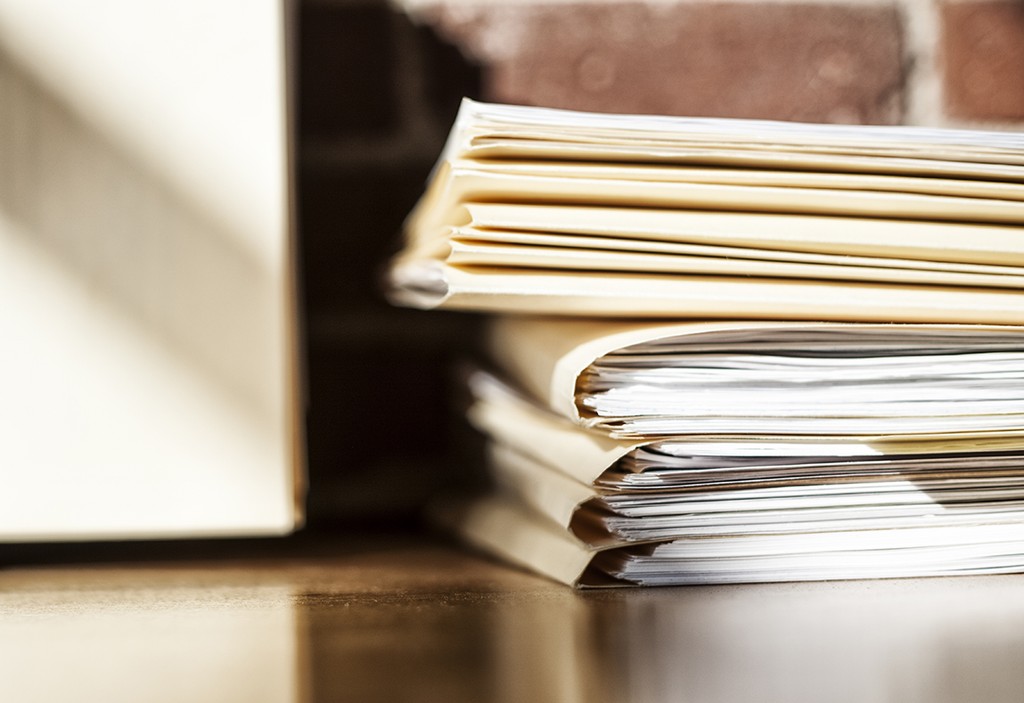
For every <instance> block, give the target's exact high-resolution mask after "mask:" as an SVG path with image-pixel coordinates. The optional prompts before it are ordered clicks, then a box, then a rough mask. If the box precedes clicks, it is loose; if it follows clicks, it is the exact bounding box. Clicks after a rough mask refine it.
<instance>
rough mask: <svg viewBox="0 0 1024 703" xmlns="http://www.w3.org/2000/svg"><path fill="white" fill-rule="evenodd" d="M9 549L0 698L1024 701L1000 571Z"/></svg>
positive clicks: (373, 548) (459, 553)
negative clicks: (699, 571)
mask: <svg viewBox="0 0 1024 703" xmlns="http://www.w3.org/2000/svg"><path fill="white" fill-rule="evenodd" d="M26 554H28V555H29V558H26ZM3 555H4V552H3V551H0V558H2V557H3ZM5 562H6V564H7V565H6V566H4V567H2V568H0V701H4V702H5V703H8V702H10V703H14V702H16V701H17V702H21V701H104V703H107V702H110V701H191V702H204V701H216V702H218V703H220V702H225V701H239V702H241V701H245V702H247V703H249V702H254V701H295V702H297V703H300V702H301V703H304V702H307V701H367V702H372V701H388V702H389V703H395V702H401V701H427V702H429V701H439V702H441V701H444V702H448V701H452V702H459V701H509V702H512V701H517V702H518V701H529V702H544V701H588V702H590V701H701V702H703V701H758V702H762V701H786V702H792V701H830V702H834V701H899V702H901V703H905V702H911V701H922V702H925V701H927V702H929V703H935V702H941V701H972V702H973V701H977V702H984V703H993V702H995V701H1014V702H1016V703H1019V702H1020V701H1022V700H1024V577H1017V576H1000V577H963V578H936V579H916V580H894V581H856V582H835V583H809V584H768V585H759V586H727V587H701V588H672V589H651V590H609V591H593V592H582V593H581V592H574V591H572V590H569V589H567V588H565V587H563V586H560V585H557V584H554V583H551V582H548V581H546V580H544V579H541V578H538V577H535V576H532V575H530V574H527V573H523V572H520V571H517V570H515V569H511V568H508V567H505V566H503V565H500V564H497V563H494V562H491V561H489V560H487V559H484V558H481V557H478V556H475V555H473V554H471V553H468V552H466V551H463V550H461V549H459V548H457V547H454V546H451V545H449V544H447V543H445V542H443V541H441V540H438V539H434V538H431V537H421V536H416V535H410V534H398V535H395V534H390V535H378V536H363V537H360V538H358V539H355V538H348V539H342V538H338V537H334V538H328V539H323V538H317V539H315V540H302V539H300V540H298V541H296V540H291V541H287V540H286V541H284V542H281V543H272V542H252V543H245V542H242V543H231V544H220V545H219V546H209V545H177V546H176V547H171V548H165V547H148V546H144V545H134V546H125V547H121V548H118V547H116V546H107V547H102V548H98V549H97V548H93V549H92V551H90V550H89V549H87V548H83V550H82V551H75V550H74V549H73V548H67V547H62V548H60V549H58V550H57V551H56V553H54V552H47V553H46V554H45V555H44V556H43V557H40V556H39V555H38V554H36V553H34V552H32V551H31V550H29V551H25V550H21V551H18V550H15V551H14V552H13V553H9V554H7V556H6V558H5Z"/></svg>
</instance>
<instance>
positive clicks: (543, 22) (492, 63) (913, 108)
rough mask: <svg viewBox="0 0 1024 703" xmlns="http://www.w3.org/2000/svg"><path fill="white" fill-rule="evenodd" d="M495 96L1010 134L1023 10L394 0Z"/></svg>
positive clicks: (1023, 58)
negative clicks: (465, 59) (475, 70)
mask: <svg viewBox="0 0 1024 703" xmlns="http://www.w3.org/2000/svg"><path fill="white" fill-rule="evenodd" d="M404 1H405V2H406V7H407V11H408V12H410V13H411V14H412V15H413V16H414V17H416V18H417V20H418V21H419V22H422V23H423V24H424V25H426V26H429V27H432V28H434V29H436V31H437V32H438V33H439V34H441V35H442V36H444V37H446V38H448V39H449V40H451V41H453V42H454V43H455V44H456V45H458V46H459V47H460V48H461V49H462V50H463V51H464V52H465V54H466V55H467V56H469V57H472V58H473V59H475V60H476V61H478V62H479V63H480V64H481V65H482V67H483V69H482V70H483V94H484V96H485V97H486V98H488V99H492V100H496V101H500V102H519V103H530V104H540V105H549V106H557V107H568V108H579V109H587V110H601V111H616V112H654V113H668V114H686V115H709V116H730V117H757V118H772V119H795V120H807V121H824V122H855V123H882V124H898V123H908V124H929V125H978V124H985V125H993V126H999V127H1013V126H1019V125H1022V124H1024V0H891V1H885V0H851V1H848V2H844V1H843V0H824V1H819V2H808V1H807V0H799V1H795V2H787V1H786V0H768V1H764V2H756V1H752V0H748V1H743V2H732V1H717V0H652V1H651V2H631V1H621V2H620V1H617V0H591V1H590V2H580V0H561V1H559V0H556V1H554V2H536V1H535V0H404Z"/></svg>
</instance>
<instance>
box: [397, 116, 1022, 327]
mask: <svg viewBox="0 0 1024 703" xmlns="http://www.w3.org/2000/svg"><path fill="white" fill-rule="evenodd" d="M1022 224H1024V135H1022V134H1013V133H999V132H995V133H990V132H969V131H954V130H935V129H923V128H909V127H863V126H861V127H843V126H835V125H824V126H823V125H801V124H788V123H772V122H748V121H731V120H687V119H680V118H649V117H647V118H642V117H636V116H618V115H593V114H583V113H571V112H565V111H557V110H543V109H537V108H524V107H512V106H494V105H481V104H477V103H471V102H467V103H466V104H465V105H464V107H463V110H462V112H461V114H460V116H459V118H458V120H457V122H456V124H455V127H454V130H453V132H452V135H451V138H450V140H449V143H448V145H447V147H446V149H445V152H444V154H443V155H442V158H441V161H440V163H439V164H438V167H437V169H436V171H435V173H434V178H433V181H432V183H431V185H430V187H429V189H428V192H427V193H426V194H425V196H424V198H423V199H422V201H421V203H420V204H419V206H418V207H417V209H416V211H415V212H414V213H413V214H412V216H411V217H410V219H409V222H408V226H407V233H406V234H407V237H406V246H405V249H404V251H403V252H402V253H401V255H400V256H399V257H398V259H397V260H396V262H395V264H394V266H393V267H392V269H391V272H390V276H389V283H390V289H391V293H392V297H393V299H394V300H395V301H397V302H399V303H402V304H406V305H413V306H416V307H423V308H433V307H449V308H462V309H473V310H488V311H493V312H501V313H510V314H520V313H523V312H525V311H535V312H543V313H554V314H563V315H601V316H608V315H612V316H629V317H635V316H643V317H651V316H658V317H669V318H676V317H679V316H680V315H685V316H688V317H697V316H703V317H732V318H735V317H748V318H758V319H778V318H779V317H780V316H783V317H785V318H787V319H812V320H818V319H836V320H854V321H863V320H868V321H884V322H891V321H904V322H948V321H951V320H952V321H956V322H976V323H994V324H1017V323H1020V322H1022V321H1024V305H1022V303H1021V296H1020V294H1021V290H1022V289H1024V236H1021V229H1020V228H1021V225H1022Z"/></svg>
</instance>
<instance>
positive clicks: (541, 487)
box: [435, 372, 1024, 586]
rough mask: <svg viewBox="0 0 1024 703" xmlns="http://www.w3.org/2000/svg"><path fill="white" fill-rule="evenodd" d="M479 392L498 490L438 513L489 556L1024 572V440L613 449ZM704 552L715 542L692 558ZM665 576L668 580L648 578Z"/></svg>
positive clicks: (721, 577) (686, 569) (623, 568)
mask: <svg viewBox="0 0 1024 703" xmlns="http://www.w3.org/2000/svg"><path fill="white" fill-rule="evenodd" d="M469 385H470V388H471V391H472V397H473V398H474V402H473V403H472V405H471V407H470V409H469V412H468V417H469V420H470V422H471V423H472V424H473V425H474V426H475V427H476V428H477V429H478V430H480V431H481V432H483V433H484V434H485V435H486V436H487V437H488V438H489V445H488V448H489V451H488V458H487V465H488V469H489V472H490V475H491V477H492V479H493V482H494V486H495V490H494V492H493V493H491V494H490V495H488V496H485V497H482V498H478V499H475V500H472V501H468V502H462V503H449V504H445V505H442V506H438V507H437V509H436V511H435V512H436V514H437V517H438V519H439V520H441V521H442V522H445V523H447V524H448V525H449V527H451V528H452V529H453V530H455V531H456V532H458V533H459V534H461V535H462V536H463V537H464V538H465V539H467V540H468V541H469V542H471V543H473V544H475V545H477V546H478V547H480V548H481V549H484V550H486V551H488V552H491V553H493V554H497V555H499V556H501V557H503V558H506V559H509V560H511V561H513V562H515V563H518V564H520V565H522V566H525V567H527V568H530V569H532V570H535V571H538V572H540V573H543V574H545V575H547V576H549V577H551V578H554V579H556V580H560V581H562V582H565V583H569V584H572V585H575V586H596V585H628V584H630V583H650V584H652V585H655V584H661V585H666V584H684V583H718V582H744V581H766V580H799V579H805V578H815V579H818V578H854V577H869V576H910V575H931V574H937V573H959V572H970V571H971V570H973V569H975V568H978V569H981V570H982V572H989V571H1003V570H1005V571H1013V570H1018V569H1019V568H1021V566H1024V563H1021V562H1020V560H1019V556H1015V555H1016V554H1017V553H1018V552H1019V549H1020V545H1021V542H1020V534H1018V533H1019V532H1020V529H1019V526H1020V524H1021V523H1022V521H1024V473H1022V472H1021V470H1020V456H1021V451H1022V448H1024V433H1017V434H1016V435H1007V436H1003V437H985V436H979V437H958V438H951V437H940V438H925V439H918V440H916V441H906V440H902V439H895V440H892V439H882V440H871V441H864V440H861V439H857V438H849V437H832V438H828V439H821V438H789V439H788V440H787V441H784V442H775V443H772V442H768V441H764V440H758V439H755V440H754V441H752V442H744V441H738V440H724V441H722V440H720V441H701V440H684V441H671V442H669V441H659V440H631V441H630V440H614V439H610V438H608V437H606V436H604V435H602V434H600V433H596V432H592V431H588V430H585V429H583V428H581V427H579V426H578V425H575V424H574V423H572V422H570V421H569V420H568V419H566V418H564V417H558V416H557V415H555V414H554V413H551V412H550V411H547V410H545V409H543V408H541V407H540V406H538V405H535V404H534V403H532V402H531V401H530V400H529V399H527V398H526V397H524V396H522V395H520V394H518V393H516V392H515V391H514V390H512V389H511V388H509V387H508V386H507V385H505V384H503V383H501V382H500V381H498V380H497V379H495V378H494V377H493V376H491V375H490V374H486V373H484V372H475V373H473V374H471V375H470V377H469ZM924 528H926V529H924ZM879 540H881V541H879ZM692 545H703V546H702V547H701V549H699V550H698V551H697V552H696V553H692V554H691V553H690V552H688V551H687V550H688V549H689V548H690V547H691V546H692ZM899 545H902V546H899ZM950 545H958V546H957V547H955V548H953V547H951V546H950ZM897 547H899V548H898V549H897ZM890 548H892V549H895V550H896V551H889V549H890ZM659 550H660V553H659ZM673 550H675V551H676V552H678V553H677V554H675V555H673ZM897 553H898V556H897V558H895V559H894V558H893V556H894V555H897ZM843 559H846V560H847V561H846V562H843ZM637 565H639V566H637ZM652 567H657V568H658V569H660V572H657V573H655V575H653V576H652V575H651V574H646V573H644V569H645V568H652ZM635 568H639V571H635V570H634V569H635Z"/></svg>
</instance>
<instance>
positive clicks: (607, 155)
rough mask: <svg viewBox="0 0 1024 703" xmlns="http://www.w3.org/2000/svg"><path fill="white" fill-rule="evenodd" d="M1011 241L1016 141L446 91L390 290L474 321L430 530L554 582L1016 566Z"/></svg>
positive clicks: (1020, 206) (1019, 554)
mask: <svg viewBox="0 0 1024 703" xmlns="http://www.w3.org/2000/svg"><path fill="white" fill-rule="evenodd" d="M1022 223H1024V138H1022V137H1021V136H1020V135H1012V134H1006V133H984V132H963V131H949V130H945V131H943V130H925V129H914V128H879V127H836V126H816V125H796V124H781V123H761V122H739V121H728V120H685V119H678V118H648V117H634V116H609V115H588V114H580V113H569V112H561V111H551V110H539V109H533V108H516V107H498V106H486V105H479V104H474V103H467V104H466V106H465V108H464V110H463V112H462V114H461V116H460V118H459V121H458V122H457V124H456V127H455V130H454V131H453V134H452V137H451V140H450V142H449V145H448V147H447V149H446V151H445V154H444V155H443V157H442V160H441V163H440V164H439V166H438V168H437V170H436V172H435V174H434V179H433V182H432V184H431V186H430V189H429V191H428V193H427V194H426V196H425V197H424V199H423V201H422V202H421V204H420V205H419V206H418V208H417V210H416V211H415V212H414V213H413V215H412V216H411V217H410V220H409V223H408V231H407V242H406V247H405V249H404V251H403V252H402V253H401V254H400V255H399V257H397V259H396V261H395V262H394V265H393V267H392V269H391V277H390V283H391V290H392V295H393V297H394V299H395V300H396V301H398V302H401V303H405V304H412V305H417V306H420V307H437V306H447V307H455V308H465V309H475V310H485V311H491V312H495V313H499V314H498V315H496V316H495V319H494V323H493V325H492V327H491V332H490V347H491V359H490V361H489V363H490V364H492V365H493V368H494V369H496V373H497V375H495V374H492V373H485V372H483V371H476V372H474V373H473V374H472V375H470V377H469V383H470V387H471V390H472V395H473V398H474V402H473V404H472V407H471V409H470V411H469V418H470V421H471V422H472V423H473V424H474V425H475V426H476V427H477V428H478V429H479V430H480V431H482V432H483V433H484V434H485V435H486V436H487V437H488V438H489V442H490V450H489V454H490V456H489V465H490V468H491V474H492V476H493V478H494V486H495V488H494V490H493V491H492V493H491V494H490V495H489V496H487V497H484V498H478V499H475V500H473V501H470V502H460V503H452V504H448V505H445V506H443V507H441V508H439V510H438V514H439V517H440V518H441V519H442V520H445V521H447V522H448V523H450V524H452V525H453V526H454V527H455V528H456V529H458V530H459V531H460V532H462V533H463V534H464V535H465V536H466V537H467V538H468V539H469V540H470V541H472V542H474V543H475V544H477V545H480V546H482V547H484V548H486V549H489V550H491V551H493V552H496V553H498V554H501V555H503V556H505V557H507V558H509V559H511V560H513V561H516V562H518V563H521V564H524V565H526V566H529V567H531V568H534V569H536V570H539V571H541V572H543V573H546V574H548V575H550V576H552V577H554V578H557V579H560V580H562V581H565V582H567V583H571V584H574V585H580V586H586V585H606V584H631V583H632V584H647V585H658V584H685V583H719V582H747V581H765V580H797V579H827V578H859V577H874V576H913V575H932V574H955V573H992V572H1006V571H1021V570H1024V290H1022V288H1024V236H1022V233H1021V229H1020V225H1021V224H1022ZM570 316H571V317H570ZM599 317H604V318H617V319H605V320H603V321H601V320H599V319H598V318H599ZM623 318H629V319H623ZM648 318H661V319H648ZM664 318H675V321H673V322H667V321H666V320H665V319H664ZM684 320H685V321H684ZM499 377H500V378H499Z"/></svg>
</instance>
